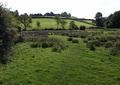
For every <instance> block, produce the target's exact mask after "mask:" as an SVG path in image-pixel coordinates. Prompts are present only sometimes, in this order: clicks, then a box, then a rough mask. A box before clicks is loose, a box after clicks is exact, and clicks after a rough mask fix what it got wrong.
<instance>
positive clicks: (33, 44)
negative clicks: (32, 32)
mask: <svg viewBox="0 0 120 85" xmlns="http://www.w3.org/2000/svg"><path fill="white" fill-rule="evenodd" d="M31 47H32V48H37V47H40V43H38V42H35V43H32V44H31Z"/></svg>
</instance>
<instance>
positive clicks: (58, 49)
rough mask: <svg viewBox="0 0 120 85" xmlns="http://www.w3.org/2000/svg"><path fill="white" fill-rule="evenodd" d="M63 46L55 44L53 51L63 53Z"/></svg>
mask: <svg viewBox="0 0 120 85" xmlns="http://www.w3.org/2000/svg"><path fill="white" fill-rule="evenodd" d="M61 50H62V49H61V47H60V46H55V47H53V48H52V52H59V53H61Z"/></svg>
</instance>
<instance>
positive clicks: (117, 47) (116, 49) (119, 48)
mask: <svg viewBox="0 0 120 85" xmlns="http://www.w3.org/2000/svg"><path fill="white" fill-rule="evenodd" d="M111 54H112V55H120V42H116V43H114V45H113V48H112V49H111Z"/></svg>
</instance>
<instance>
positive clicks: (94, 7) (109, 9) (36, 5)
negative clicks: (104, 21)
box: [0, 0, 120, 18]
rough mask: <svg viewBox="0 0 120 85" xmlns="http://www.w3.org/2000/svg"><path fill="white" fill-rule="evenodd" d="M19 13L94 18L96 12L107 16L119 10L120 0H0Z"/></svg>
mask: <svg viewBox="0 0 120 85" xmlns="http://www.w3.org/2000/svg"><path fill="white" fill-rule="evenodd" d="M1 1H2V2H3V3H5V2H6V4H7V5H8V7H10V8H12V10H15V9H17V10H18V11H19V12H20V13H25V12H27V13H43V14H44V13H46V12H51V11H53V12H54V13H61V12H64V11H66V12H69V13H71V14H72V15H74V16H77V17H80V18H83V17H84V18H94V16H95V14H96V13H97V12H102V13H103V16H108V15H110V14H111V13H114V11H118V10H119V8H120V5H119V3H120V0H64V1H63V0H1ZM1 1H0V2H1Z"/></svg>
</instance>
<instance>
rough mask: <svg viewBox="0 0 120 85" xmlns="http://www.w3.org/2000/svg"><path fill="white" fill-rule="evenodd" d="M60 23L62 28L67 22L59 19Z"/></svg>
mask: <svg viewBox="0 0 120 85" xmlns="http://www.w3.org/2000/svg"><path fill="white" fill-rule="evenodd" d="M60 24H61V27H62V29H64V28H65V25H66V24H67V22H66V21H65V20H61V21H60Z"/></svg>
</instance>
